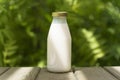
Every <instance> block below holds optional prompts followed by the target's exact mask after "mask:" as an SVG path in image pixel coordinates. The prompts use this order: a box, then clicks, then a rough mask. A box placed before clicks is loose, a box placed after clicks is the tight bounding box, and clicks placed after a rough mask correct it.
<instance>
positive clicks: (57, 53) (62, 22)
mask: <svg viewBox="0 0 120 80" xmlns="http://www.w3.org/2000/svg"><path fill="white" fill-rule="evenodd" d="M56 13H57V14H64V12H56ZM65 14H66V13H65ZM47 69H48V71H51V72H67V71H70V70H71V35H70V32H69V28H68V24H67V21H66V16H65V15H57V16H54V15H53V21H52V24H51V26H50V30H49V34H48V39H47Z"/></svg>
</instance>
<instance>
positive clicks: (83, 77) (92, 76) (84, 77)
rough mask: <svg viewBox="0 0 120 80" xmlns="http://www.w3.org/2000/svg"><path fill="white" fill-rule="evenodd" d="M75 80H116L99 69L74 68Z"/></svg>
mask: <svg viewBox="0 0 120 80" xmlns="http://www.w3.org/2000/svg"><path fill="white" fill-rule="evenodd" d="M75 70H76V71H75V76H76V78H77V80H118V79H116V78H115V77H114V76H112V75H111V74H109V73H108V72H107V71H105V70H104V69H102V68H101V67H84V68H76V69H75Z"/></svg>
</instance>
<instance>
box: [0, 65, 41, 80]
mask: <svg viewBox="0 0 120 80" xmlns="http://www.w3.org/2000/svg"><path fill="white" fill-rule="evenodd" d="M39 70H40V68H34V67H12V68H10V69H9V70H8V71H7V72H6V73H5V74H3V75H1V76H0V80H34V79H35V78H36V76H37V73H38V72H39Z"/></svg>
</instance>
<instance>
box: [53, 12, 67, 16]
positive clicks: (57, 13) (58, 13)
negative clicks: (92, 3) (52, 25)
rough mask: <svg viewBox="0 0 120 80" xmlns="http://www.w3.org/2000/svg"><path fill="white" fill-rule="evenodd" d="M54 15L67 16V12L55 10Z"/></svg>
mask: <svg viewBox="0 0 120 80" xmlns="http://www.w3.org/2000/svg"><path fill="white" fill-rule="evenodd" d="M52 16H56V17H59V16H67V12H53V13H52Z"/></svg>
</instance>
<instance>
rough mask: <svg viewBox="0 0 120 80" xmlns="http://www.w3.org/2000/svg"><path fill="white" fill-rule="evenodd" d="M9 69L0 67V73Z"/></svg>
mask: <svg viewBox="0 0 120 80" xmlns="http://www.w3.org/2000/svg"><path fill="white" fill-rule="evenodd" d="M8 69H9V67H0V75H2V74H3V73H4V72H6V71H7V70H8Z"/></svg>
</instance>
